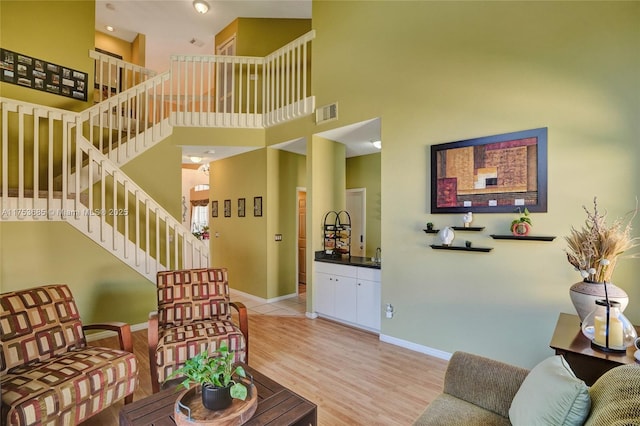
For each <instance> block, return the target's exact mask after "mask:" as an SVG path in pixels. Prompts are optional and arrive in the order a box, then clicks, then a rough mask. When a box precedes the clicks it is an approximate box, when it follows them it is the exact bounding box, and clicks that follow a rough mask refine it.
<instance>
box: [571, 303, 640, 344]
mask: <svg viewBox="0 0 640 426" xmlns="http://www.w3.org/2000/svg"><path fill="white" fill-rule="evenodd" d="M582 334H584V335H585V336H586V337H587V339H589V340H590V341H591V346H592V347H593V348H595V349H600V350H602V351H605V352H626V350H627V348H628V347H629V346H631V345H633V342H634V340H635V339H636V337H638V334H637V333H636V329H635V327H634V326H633V324H631V322H630V321H629V320H628V319H627V317H625V316H624V315H623V314H622V312H620V303H619V302H616V301H615V300H605V299H598V300H596V307H595V309H594V310H593V311H591V312H590V313H589V314H588V315H587V316H586V317H585V319H584V321H582Z"/></svg>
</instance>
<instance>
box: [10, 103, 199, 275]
mask: <svg viewBox="0 0 640 426" xmlns="http://www.w3.org/2000/svg"><path fill="white" fill-rule="evenodd" d="M0 110H1V111H0V112H1V115H2V120H1V122H0V128H1V129H2V141H1V144H2V145H1V149H0V155H1V159H0V164H1V166H2V171H1V173H0V175H1V178H2V185H1V190H2V194H1V196H0V201H1V205H0V219H1V220H3V221H5V220H6V221H37V220H56V221H66V222H67V223H69V224H70V225H72V226H74V227H75V228H77V229H79V230H80V231H82V232H83V233H84V234H85V235H87V236H88V237H89V238H91V239H92V240H94V241H95V242H96V243H98V244H99V245H101V246H102V247H104V248H105V249H107V250H109V251H110V252H112V253H113V254H114V255H116V256H117V257H118V258H119V259H121V260H122V261H124V262H125V263H127V264H128V265H129V266H131V267H132V268H134V269H135V270H137V271H138V272H140V273H141V274H142V275H144V276H145V277H147V278H148V279H149V280H150V281H152V282H155V276H156V272H157V271H159V270H165V269H177V268H195V267H204V266H208V264H209V249H208V247H207V246H206V245H205V244H204V243H203V242H202V241H200V240H198V239H197V238H195V237H194V236H193V235H192V234H191V232H190V230H189V229H187V228H186V227H184V226H182V224H181V223H180V222H179V221H177V220H176V219H175V218H174V217H173V216H171V215H170V214H169V213H168V212H167V211H166V210H165V209H163V208H162V207H161V206H160V205H159V204H158V203H156V202H155V201H154V200H153V199H152V198H151V197H150V196H149V195H148V194H147V193H145V192H144V191H143V190H142V189H141V188H140V187H138V186H137V185H136V184H135V182H133V181H132V180H131V179H130V178H129V177H128V176H127V175H126V174H125V173H124V172H122V171H121V170H120V168H119V167H118V166H117V165H116V164H115V163H114V162H112V161H111V160H109V158H107V157H106V156H105V155H104V154H102V153H101V152H100V151H99V150H98V149H96V148H95V147H94V146H92V145H91V144H90V143H89V142H88V141H87V140H86V139H85V138H84V137H83V135H82V120H83V118H82V114H78V113H74V112H70V111H65V110H59V109H54V108H48V107H43V106H39V105H33V104H29V103H26V102H19V101H14V100H7V99H3V98H0ZM10 129H11V130H10ZM15 129H17V131H15ZM44 159H46V160H44ZM77 170H80V172H79V173H76V171H77Z"/></svg>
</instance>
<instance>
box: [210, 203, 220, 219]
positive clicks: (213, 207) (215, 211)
mask: <svg viewBox="0 0 640 426" xmlns="http://www.w3.org/2000/svg"><path fill="white" fill-rule="evenodd" d="M211 217H218V200H215V201H212V202H211Z"/></svg>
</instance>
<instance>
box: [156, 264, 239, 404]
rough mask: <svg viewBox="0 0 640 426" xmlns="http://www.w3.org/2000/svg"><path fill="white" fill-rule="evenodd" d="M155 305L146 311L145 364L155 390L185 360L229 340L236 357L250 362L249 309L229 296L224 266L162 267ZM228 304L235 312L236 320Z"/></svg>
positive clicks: (211, 350)
mask: <svg viewBox="0 0 640 426" xmlns="http://www.w3.org/2000/svg"><path fill="white" fill-rule="evenodd" d="M157 285H158V289H157V295H158V310H157V311H156V312H152V313H151V314H150V315H149V328H148V334H147V335H148V339H149V361H150V362H149V368H150V373H151V386H152V389H153V392H154V393H155V392H158V391H159V390H160V384H161V383H163V382H164V381H165V380H166V379H167V377H169V376H170V375H171V374H172V373H173V372H174V371H175V370H177V369H179V368H180V367H182V366H183V365H184V362H185V361H186V360H187V359H189V358H192V357H194V356H195V355H197V354H198V353H200V352H202V351H203V350H207V351H208V352H209V353H214V352H216V351H217V349H218V347H219V345H220V342H221V341H222V340H225V341H227V344H228V346H229V348H230V350H231V351H233V352H234V353H235V354H234V356H235V361H236V362H244V363H246V362H247V361H248V356H249V355H248V354H249V327H248V320H247V309H246V307H245V306H244V305H243V304H241V303H232V302H231V301H230V298H231V297H230V293H229V281H228V273H227V269H226V268H206V269H184V270H175V271H160V272H158V275H157ZM231 308H233V309H235V310H236V311H237V313H238V318H237V323H236V322H235V321H234V320H235V317H234V316H233V315H232V314H231Z"/></svg>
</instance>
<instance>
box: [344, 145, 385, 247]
mask: <svg viewBox="0 0 640 426" xmlns="http://www.w3.org/2000/svg"><path fill="white" fill-rule="evenodd" d="M381 156H382V154H380V153H378V154H369V155H359V156H357V157H350V158H347V164H346V180H347V189H351V188H365V189H366V190H367V191H366V197H367V198H366V203H367V205H366V213H365V214H366V221H367V223H366V229H365V232H366V236H367V240H366V247H365V255H366V256H369V255H374V254H375V252H376V247H380V244H381V242H380V229H381V225H380V219H381V217H382V215H381V213H382V212H381V210H380V204H381V194H380V185H381V183H382V182H381V178H380V160H381Z"/></svg>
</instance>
